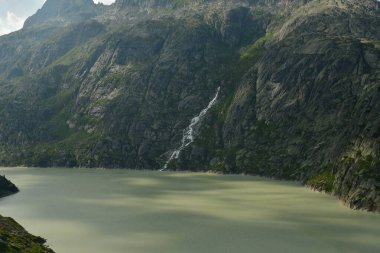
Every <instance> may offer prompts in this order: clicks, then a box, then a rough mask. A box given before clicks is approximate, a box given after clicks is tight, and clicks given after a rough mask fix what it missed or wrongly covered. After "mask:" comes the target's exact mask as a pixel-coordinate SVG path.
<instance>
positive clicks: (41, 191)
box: [0, 168, 380, 253]
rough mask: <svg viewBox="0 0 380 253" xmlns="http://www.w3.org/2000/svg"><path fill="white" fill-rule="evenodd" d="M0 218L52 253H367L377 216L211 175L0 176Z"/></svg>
mask: <svg viewBox="0 0 380 253" xmlns="http://www.w3.org/2000/svg"><path fill="white" fill-rule="evenodd" d="M0 174H2V175H5V176H6V177H7V178H8V179H10V180H11V181H12V182H13V183H15V184H16V185H17V186H18V187H19V189H20V192H19V193H17V194H15V195H12V196H9V197H6V198H2V199H0V214H1V215H3V216H10V217H12V218H14V219H15V220H16V221H17V222H19V223H20V224H21V225H22V226H23V227H25V228H26V229H27V230H28V231H29V232H30V233H32V234H34V235H39V236H42V237H44V238H45V239H47V244H48V245H50V247H51V248H52V249H53V250H54V251H55V252H56V253H105V252H109V253H161V252H162V253H190V252H191V253H216V252H218V253H278V252H282V253H287V252H289V253H298V252H307V253H340V252H341V253H367V252H368V253H374V252H380V215H379V214H374V213H368V212H364V211H355V210H351V209H349V208H347V207H345V206H344V205H343V204H342V203H341V202H340V201H338V200H337V199H336V198H334V197H332V196H329V195H326V194H322V193H319V192H314V191H312V190H310V189H307V188H305V187H303V186H301V185H299V184H298V183H293V182H284V181H273V180H269V179H264V178H260V177H251V176H237V175H234V176H232V175H216V174H210V173H183V172H155V171H133V170H105V169H66V168H43V169H42V168H0Z"/></svg>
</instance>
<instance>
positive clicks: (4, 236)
mask: <svg viewBox="0 0 380 253" xmlns="http://www.w3.org/2000/svg"><path fill="white" fill-rule="evenodd" d="M17 192H19V189H18V188H17V187H16V186H15V185H14V184H13V183H12V182H11V181H9V180H8V179H6V178H5V176H0V198H3V197H6V196H9V195H12V194H16V193H17ZM45 243H46V240H45V239H43V238H42V237H39V236H34V235H31V234H29V233H28V232H27V231H26V230H25V229H24V228H23V227H22V226H21V225H20V224H18V223H17V222H16V221H15V220H14V219H12V218H9V217H3V216H1V215H0V252H2V253H13V252H28V253H54V251H53V250H51V249H49V248H48V247H47V246H45Z"/></svg>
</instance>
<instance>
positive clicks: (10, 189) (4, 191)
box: [0, 176, 19, 198]
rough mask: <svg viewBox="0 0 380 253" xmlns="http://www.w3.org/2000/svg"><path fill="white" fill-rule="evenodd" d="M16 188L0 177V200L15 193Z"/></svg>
mask: <svg viewBox="0 0 380 253" xmlns="http://www.w3.org/2000/svg"><path fill="white" fill-rule="evenodd" d="M18 191H19V190H18V188H17V187H16V186H15V185H14V184H13V183H12V182H11V181H9V180H8V179H6V178H5V177H3V176H0V198H2V197H5V196H8V195H12V194H14V193H17V192H18Z"/></svg>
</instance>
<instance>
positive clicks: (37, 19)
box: [24, 0, 96, 27]
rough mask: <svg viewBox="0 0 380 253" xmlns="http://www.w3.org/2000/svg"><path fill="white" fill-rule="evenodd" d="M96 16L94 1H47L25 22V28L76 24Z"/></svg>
mask: <svg viewBox="0 0 380 253" xmlns="http://www.w3.org/2000/svg"><path fill="white" fill-rule="evenodd" d="M94 16H96V5H95V4H94V2H93V1H92V0H47V1H46V2H45V3H44V5H43V6H42V8H41V9H39V10H38V11H37V13H36V14H34V15H33V16H31V17H29V18H28V19H27V20H26V21H25V24H24V27H31V26H35V25H39V24H67V23H75V22H79V21H83V20H86V19H89V18H91V17H94Z"/></svg>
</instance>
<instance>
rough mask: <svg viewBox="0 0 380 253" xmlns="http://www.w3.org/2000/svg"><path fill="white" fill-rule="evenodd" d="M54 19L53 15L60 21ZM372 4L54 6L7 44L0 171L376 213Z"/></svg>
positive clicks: (377, 92)
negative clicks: (213, 180)
mask: <svg viewBox="0 0 380 253" xmlns="http://www.w3.org/2000/svg"><path fill="white" fill-rule="evenodd" d="M52 13H55V14H54V15H53V14H52ZM378 27H380V10H379V3H378V2H376V1H374V0H363V1H355V0H279V1H271V0H250V1H248V0H245V1H244V0H238V1H221V0H210V1H205V0H199V1H187V0H183V1H167V0H152V1H148V0H144V1H132V0H118V1H116V2H115V4H113V5H111V6H104V5H95V4H93V3H92V2H91V1H85V0H81V1H80V0H75V1H74V0H72V1H60V0H48V1H46V3H45V5H44V6H43V8H42V9H41V10H39V11H38V12H37V13H36V15H34V16H32V17H31V18H29V19H28V21H27V22H26V24H25V27H24V29H22V30H21V31H18V32H16V33H13V34H10V35H6V36H2V37H1V38H0V117H1V119H2V120H1V121H0V129H1V130H0V163H1V164H4V165H19V164H23V165H28V166H86V167H98V166H104V167H133V168H148V169H160V168H162V166H163V165H164V164H165V162H166V160H167V159H168V158H169V156H170V154H172V152H173V150H174V149H175V148H177V147H178V146H179V145H180V143H181V138H182V131H183V130H184V129H185V128H186V127H187V126H188V125H189V124H190V120H191V119H192V118H193V117H194V116H196V115H198V114H199V112H200V111H201V110H202V109H203V108H205V107H206V106H207V104H208V103H209V101H210V100H211V99H212V97H213V96H214V94H215V91H216V89H217V87H219V86H220V87H221V90H220V95H219V97H218V101H217V103H216V104H215V106H214V107H213V108H212V109H211V110H210V111H209V112H208V114H207V115H206V117H205V119H203V121H202V124H200V125H199V127H197V129H195V136H196V138H195V140H194V142H193V143H192V144H191V145H189V146H188V147H186V148H185V149H184V150H183V151H182V152H181V155H180V157H179V158H178V159H175V160H173V161H172V162H171V163H170V164H169V165H168V167H169V168H171V169H187V170H215V171H221V172H224V173H249V174H259V175H264V176H269V177H276V178H286V179H294V180H302V181H303V182H304V183H305V184H308V185H310V186H312V187H314V188H316V189H318V190H322V191H328V192H332V193H333V194H335V195H337V196H339V197H340V198H341V199H343V200H344V201H345V202H346V203H347V204H348V205H350V206H351V207H353V208H363V209H367V210H372V211H380V199H379V198H380V30H379V29H378Z"/></svg>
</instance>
